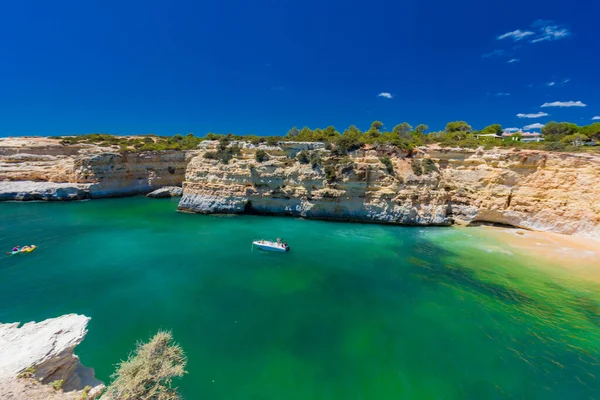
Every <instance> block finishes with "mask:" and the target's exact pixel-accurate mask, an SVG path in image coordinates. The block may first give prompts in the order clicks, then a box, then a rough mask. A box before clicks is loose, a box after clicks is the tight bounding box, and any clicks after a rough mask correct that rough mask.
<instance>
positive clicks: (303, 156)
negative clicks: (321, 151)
mask: <svg viewBox="0 0 600 400" xmlns="http://www.w3.org/2000/svg"><path fill="white" fill-rule="evenodd" d="M296 158H297V159H298V162H300V164H308V163H309V162H310V158H309V153H308V151H306V150H301V151H300V152H299V153H298V154H296Z"/></svg>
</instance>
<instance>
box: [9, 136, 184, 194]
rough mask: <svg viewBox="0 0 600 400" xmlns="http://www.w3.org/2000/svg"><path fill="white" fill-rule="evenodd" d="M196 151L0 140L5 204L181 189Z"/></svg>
mask: <svg viewBox="0 0 600 400" xmlns="http://www.w3.org/2000/svg"><path fill="white" fill-rule="evenodd" d="M193 154H194V151H183V150H164V151H122V150H120V149H119V148H118V147H115V146H103V145H97V144H85V143H76V144H68V143H67V144H65V143H62V142H61V140H59V139H49V138H34V137H24V138H6V139H0V200H46V201H52V200H56V201H64V200H81V199H87V198H99V197H120V196H131V195H136V194H147V193H149V192H151V191H153V190H156V189H160V188H162V187H165V186H179V187H180V186H181V184H182V182H183V179H184V176H185V171H186V168H187V164H188V162H189V160H190V158H191V157H192V156H193Z"/></svg>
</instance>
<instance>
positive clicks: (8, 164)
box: [0, 138, 600, 238]
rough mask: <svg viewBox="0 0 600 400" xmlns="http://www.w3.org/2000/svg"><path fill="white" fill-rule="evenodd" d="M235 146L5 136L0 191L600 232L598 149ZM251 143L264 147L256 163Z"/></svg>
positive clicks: (186, 207)
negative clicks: (150, 146) (131, 145)
mask: <svg viewBox="0 0 600 400" xmlns="http://www.w3.org/2000/svg"><path fill="white" fill-rule="evenodd" d="M237 145H239V146H240V147H241V151H240V152H239V153H238V152H234V153H235V154H232V155H233V158H232V159H231V160H230V161H229V162H228V163H227V164H225V163H223V162H222V161H219V160H217V159H214V158H215V155H216V153H217V152H218V151H219V148H218V142H215V141H205V142H202V143H201V145H200V146H199V148H198V150H193V151H174V150H171V151H149V152H121V151H119V149H118V148H116V147H114V146H113V147H111V146H100V145H90V144H71V145H64V144H61V142H60V141H59V140H55V139H46V138H9V139H0V200H77V199H85V198H95V197H109V196H127V195H133V194H143V193H149V192H151V191H153V190H156V189H160V188H162V187H165V186H183V189H184V192H183V197H182V198H181V201H180V203H179V209H180V210H181V211H190V212H199V213H243V212H250V213H261V214H275V215H290V216H297V217H306V218H320V219H333V220H345V221H363V222H378V223H390V224H409V225H450V224H464V225H469V224H474V223H478V222H492V223H499V224H506V225H511V226H515V227H519V228H525V229H531V230H540V231H551V232H557V233H563V234H572V235H581V236H588V237H595V238H600V185H599V184H598V183H599V182H600V156H599V155H597V154H585V153H575V154H571V153H558V152H545V151H533V150H515V149H491V150H483V149H477V150H471V149H452V148H441V147H439V146H427V147H422V148H419V149H417V150H416V151H413V152H411V153H410V154H409V153H408V152H406V151H401V150H398V149H395V148H378V149H375V148H373V147H367V148H365V149H360V150H357V151H354V152H351V153H350V154H348V155H344V156H336V155H334V154H332V152H331V151H329V150H327V149H326V148H325V145H324V144H322V143H300V142H282V143H280V144H279V145H278V146H273V147H268V146H266V145H264V144H263V145H258V146H257V145H252V144H249V143H243V142H240V143H237ZM230 149H231V147H230ZM258 150H263V151H265V152H266V154H267V159H266V160H264V161H263V162H259V161H257V160H256V153H257V151H258ZM301 151H303V155H305V157H304V158H302V157H301V158H302V162H301V161H299V160H298V158H297V156H298V154H299V152H301ZM207 153H209V155H211V156H212V158H207V157H206V154H207ZM217 158H218V157H217ZM259 158H260V157H259ZM387 158H389V161H388V160H387ZM384 162H386V163H388V164H389V165H385V164H384Z"/></svg>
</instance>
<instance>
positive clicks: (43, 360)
mask: <svg viewBox="0 0 600 400" xmlns="http://www.w3.org/2000/svg"><path fill="white" fill-rule="evenodd" d="M89 321H90V318H88V317H86V316H84V315H77V314H68V315H63V316H61V317H58V318H50V319H47V320H45V321H42V322H37V323H36V322H29V323H26V324H24V325H23V326H21V327H19V323H18V322H17V323H10V324H0V354H1V357H0V398H2V399H15V400H17V399H44V398H48V397H50V396H49V395H48V394H53V397H54V395H57V397H54V398H59V399H60V398H65V399H70V398H80V397H81V394H82V391H83V390H84V388H85V387H86V386H90V387H91V388H92V389H91V390H90V391H89V393H88V398H89V399H93V398H95V397H97V396H98V395H99V394H100V393H101V392H102V391H103V390H104V385H103V384H102V382H100V381H99V380H97V379H95V378H94V370H93V369H91V368H87V367H84V366H83V365H82V364H81V363H80V362H79V357H77V356H76V355H75V354H74V353H73V351H74V350H75V347H76V346H77V345H78V344H79V343H81V342H82V341H83V338H84V337H85V335H86V333H87V330H86V326H87V324H88V322H89ZM25 371H29V372H32V376H28V377H19V378H18V376H19V374H21V376H22V375H23V373H24V372H25ZM27 375H30V374H27ZM60 380H62V381H63V385H62V388H63V391H62V392H57V391H55V390H54V389H52V388H51V387H49V386H48V384H50V383H51V382H54V381H60ZM58 394H64V396H58ZM46 396H47V397H46Z"/></svg>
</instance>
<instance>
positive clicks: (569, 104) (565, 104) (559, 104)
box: [542, 101, 586, 107]
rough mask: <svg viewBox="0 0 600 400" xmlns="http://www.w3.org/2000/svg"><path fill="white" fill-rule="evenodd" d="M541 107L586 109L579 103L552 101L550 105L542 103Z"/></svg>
mask: <svg viewBox="0 0 600 400" xmlns="http://www.w3.org/2000/svg"><path fill="white" fill-rule="evenodd" d="M542 107H586V104H583V103H582V102H581V101H554V102H552V103H544V104H542Z"/></svg>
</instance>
